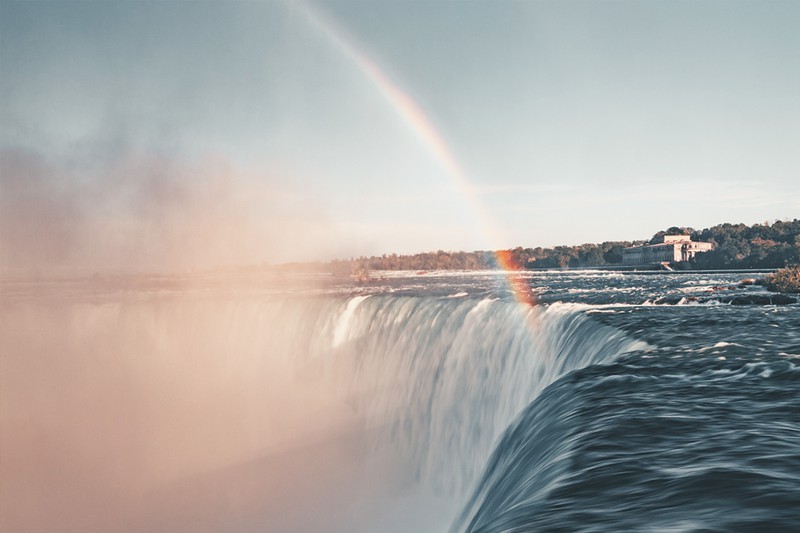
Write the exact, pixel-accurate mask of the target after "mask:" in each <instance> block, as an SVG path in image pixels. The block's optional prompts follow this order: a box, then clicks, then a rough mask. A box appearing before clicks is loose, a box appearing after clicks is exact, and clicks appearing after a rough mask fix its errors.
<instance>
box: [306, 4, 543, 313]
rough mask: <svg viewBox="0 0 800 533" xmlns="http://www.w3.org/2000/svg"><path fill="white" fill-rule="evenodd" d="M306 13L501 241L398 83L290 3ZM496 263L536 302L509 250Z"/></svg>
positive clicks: (517, 292)
mask: <svg viewBox="0 0 800 533" xmlns="http://www.w3.org/2000/svg"><path fill="white" fill-rule="evenodd" d="M293 5H295V6H297V7H298V8H299V9H300V10H301V12H302V13H303V14H304V15H305V17H306V18H307V19H308V21H309V22H310V23H311V25H312V26H313V27H314V28H316V29H317V30H318V31H319V32H321V33H322V34H323V35H325V36H326V37H327V39H328V40H329V41H330V42H331V43H332V44H333V45H334V46H335V47H336V48H337V49H338V50H339V51H340V52H341V53H342V54H343V55H344V56H345V57H347V58H348V59H350V60H351V61H352V62H353V63H354V64H355V65H356V66H357V67H358V69H359V70H360V71H361V72H362V73H363V74H364V76H365V77H366V78H367V79H368V80H369V81H370V82H371V83H372V85H373V86H374V87H375V88H376V89H377V90H378V92H380V94H382V95H383V97H384V98H385V99H386V101H387V102H388V104H389V105H390V106H391V108H392V109H393V110H394V111H395V113H397V115H399V117H400V119H401V120H402V121H403V122H404V123H405V124H406V125H407V126H408V127H409V128H410V129H411V131H412V133H413V134H414V135H415V136H416V137H417V138H418V139H419V140H420V141H421V142H422V144H423V145H424V146H425V148H426V149H427V150H428V151H429V152H430V153H431V154H432V155H433V157H434V158H435V159H436V161H438V162H439V164H440V165H441V166H442V168H443V169H444V171H445V172H446V173H447V175H448V177H449V178H450V180H451V182H452V184H453V185H454V186H455V188H456V190H458V191H459V193H460V194H461V196H462V197H463V199H464V201H465V202H466V204H467V206H468V208H469V209H470V211H471V212H472V213H473V216H475V218H476V219H477V220H478V222H479V224H480V227H481V228H483V233H484V237H486V239H487V242H490V243H500V242H504V240H503V239H501V237H500V236H501V232H500V231H499V229H498V228H497V226H496V225H495V224H494V223H493V221H492V219H491V217H490V216H489V214H488V212H487V211H486V208H485V207H484V206H483V204H482V203H481V201H480V199H479V198H478V196H477V194H476V193H475V188H474V187H473V186H472V184H471V183H470V181H469V179H468V178H467V175H466V173H465V172H464V170H463V168H462V167H461V164H460V163H459V162H458V159H456V157H455V156H454V155H453V152H452V150H451V149H450V147H449V146H448V144H447V141H445V139H444V137H443V136H442V134H441V133H440V132H439V130H438V129H437V128H436V127H435V126H434V124H433V122H432V121H431V119H430V118H429V117H428V115H427V114H426V113H425V112H424V111H423V110H422V108H421V107H420V105H419V104H418V103H417V102H415V101H414V99H413V98H411V97H410V96H409V95H408V93H406V92H405V91H403V90H402V89H401V88H400V87H398V86H397V84H395V83H394V82H393V81H392V80H391V79H389V77H388V76H387V75H386V74H385V73H384V72H383V70H381V69H380V68H379V67H378V65H377V64H376V63H375V62H374V61H373V60H371V59H370V58H369V57H368V56H367V54H366V53H364V52H363V51H362V50H361V49H360V48H359V47H358V46H356V45H355V44H354V42H353V40H352V39H351V38H349V37H348V36H347V33H346V32H345V31H344V30H343V29H342V28H340V27H339V26H338V25H337V24H336V22H335V21H334V20H333V19H331V18H330V17H328V16H326V15H325V14H324V13H322V12H321V11H320V10H318V9H316V8H314V7H313V6H311V5H310V4H308V3H298V4H293ZM495 256H496V258H497V264H498V265H499V266H500V268H501V269H502V270H503V272H504V273H505V277H506V281H507V282H508V285H509V287H510V288H511V290H512V292H513V293H514V296H515V298H516V299H517V301H519V302H521V303H525V304H528V305H533V304H534V303H535V297H534V295H533V293H532V292H531V290H530V287H529V285H528V284H527V283H526V282H525V279H523V278H521V277H520V276H518V275H517V274H515V271H518V270H519V268H520V265H516V264H515V263H514V261H513V260H512V257H511V253H509V252H506V251H499V252H495Z"/></svg>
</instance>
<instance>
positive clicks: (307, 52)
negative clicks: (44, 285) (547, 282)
mask: <svg viewBox="0 0 800 533" xmlns="http://www.w3.org/2000/svg"><path fill="white" fill-rule="evenodd" d="M1 2H2V3H1V6H2V7H1V8H0V149H1V150H2V159H1V160H0V163H2V167H0V170H1V171H2V172H1V174H0V176H2V179H1V180H0V186H1V187H2V189H0V209H2V211H0V224H2V227H0V231H2V233H0V246H2V250H0V255H2V256H4V259H3V263H2V265H0V267H2V268H4V269H6V270H10V271H13V270H15V269H24V268H45V267H57V268H83V269H104V268H110V269H124V268H135V269H142V268H151V267H160V268H163V267H164V266H167V265H173V266H175V267H178V268H184V267H190V266H208V265H218V264H238V263H248V262H261V261H270V262H282V261H290V260H300V261H305V260H317V259H330V258H333V257H350V256H352V255H362V254H363V255H372V254H382V253H392V252H398V253H413V252H421V251H430V250H438V249H443V250H478V249H499V248H508V247H514V246H524V247H534V246H551V245H557V244H580V243H583V242H601V241H606V240H628V239H643V238H649V237H650V236H651V235H652V234H653V233H655V232H656V231H658V230H661V229H665V228H667V227H669V226H674V225H678V226H693V227H695V228H703V227H707V226H711V225H714V224H717V223H721V222H744V223H748V224H752V223H755V222H764V221H773V220H776V219H786V218H795V217H797V216H798V215H800V31H798V27H800V2H797V1H776V0H771V1H747V2H740V1H735V0H726V1H703V0H692V1H681V0H670V1H625V0H616V1H599V0H598V1H592V2H589V1H569V0H566V1H564V0H559V1H552V2H551V1H525V2H507V1H470V2H456V1H448V2H437V1H434V2H411V1H402V2H400V1H381V2H369V1H335V2H315V3H312V2H256V1H247V2H231V1H224V2H223V1H214V2H205V1H113V0H111V1H89V2H86V1H57V2H47V1H10V0H1Z"/></svg>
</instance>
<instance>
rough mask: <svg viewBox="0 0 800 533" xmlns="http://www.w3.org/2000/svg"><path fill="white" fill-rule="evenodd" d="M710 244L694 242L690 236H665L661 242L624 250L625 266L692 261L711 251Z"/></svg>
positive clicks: (623, 260) (623, 262)
mask: <svg viewBox="0 0 800 533" xmlns="http://www.w3.org/2000/svg"><path fill="white" fill-rule="evenodd" d="M712 247H713V246H712V244H711V243H710V242H694V241H692V238H691V237H690V236H689V235H664V236H663V237H661V242H658V243H656V244H648V245H645V246H632V247H630V248H625V249H623V250H622V264H623V265H651V264H657V263H680V262H681V261H689V260H691V259H692V258H693V257H694V256H695V255H696V254H697V253H699V252H707V251H708V250H711V248H712Z"/></svg>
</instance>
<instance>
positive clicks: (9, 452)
mask: <svg viewBox="0 0 800 533" xmlns="http://www.w3.org/2000/svg"><path fill="white" fill-rule="evenodd" d="M521 276H522V277H523V278H524V279H525V280H526V282H527V283H528V284H529V285H530V287H531V290H532V291H533V292H535V293H536V294H537V295H538V299H539V302H540V303H539V305H536V306H534V307H530V306H527V305H525V304H521V303H518V302H517V301H516V299H515V298H514V295H513V293H512V292H511V291H510V290H509V288H508V285H507V284H506V283H505V282H504V277H503V276H502V275H499V274H497V273H429V274H425V275H410V274H397V273H386V275H385V277H383V278H381V279H379V280H376V281H373V282H371V283H368V284H366V285H362V286H357V287H354V286H350V285H349V284H345V283H337V282H336V281H331V280H299V279H295V278H293V277H290V278H283V279H273V278H261V277H258V276H251V277H246V278H240V279H237V280H230V279H229V280H225V282H224V283H223V282H221V281H220V280H218V279H214V278H206V279H193V278H188V277H183V278H182V277H175V278H147V279H135V280H132V279H125V280H122V279H116V280H112V279H105V280H71V281H69V280H68V281H57V282H46V283H45V282H21V281H16V282H14V281H7V282H4V283H3V284H2V291H3V294H2V296H3V298H2V303H1V304H0V305H1V306H2V307H1V310H2V316H1V317H0V350H2V351H1V352H0V357H2V375H1V376H0V379H1V380H2V383H0V385H2V388H0V400H2V401H0V430H2V432H1V433H0V446H1V447H0V469H1V470H0V473H1V474H2V478H3V483H2V484H1V485H0V529H2V530H4V531H6V530H7V531H17V530H19V531H22V530H25V531H52V530H61V531H85V530H101V529H104V530H117V531H119V530H129V531H153V530H189V529H190V530H193V531H230V530H238V531H448V530H450V531H486V532H494V531H769V530H774V531H786V530H792V529H795V530H798V529H800V368H798V364H799V363H798V361H800V307H799V306H798V305H797V304H793V305H787V306H747V305H741V306H739V305H730V304H725V303H721V302H723V301H727V300H726V298H724V297H721V296H729V295H731V294H741V293H745V294H749V293H758V292H760V291H761V289H760V288H757V287H744V288H741V287H735V284H736V282H738V281H739V280H740V279H741V278H742V277H744V276H743V275H742V274H696V273H693V274H661V275H637V274H620V273H608V272H578V273H574V272H573V273H526V274H522V275H521ZM312 281H313V282H312ZM517 286H518V285H517ZM728 300H729V299H728ZM662 301H669V302H678V303H679V304H681V305H654V302H662Z"/></svg>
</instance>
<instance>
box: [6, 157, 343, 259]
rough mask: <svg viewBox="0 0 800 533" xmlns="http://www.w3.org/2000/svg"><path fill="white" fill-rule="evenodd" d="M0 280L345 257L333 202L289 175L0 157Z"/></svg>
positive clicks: (187, 163) (170, 161) (125, 160)
mask: <svg viewBox="0 0 800 533" xmlns="http://www.w3.org/2000/svg"><path fill="white" fill-rule="evenodd" d="M0 168H2V173H0V274H6V275H30V274H36V275H48V274H65V273H74V274H92V273H108V272H115V273H116V272H140V271H160V272H164V271H169V272H172V271H186V270H189V269H208V268H218V267H225V266H233V265H243V264H248V265H249V264H258V263H262V262H281V261H290V260H312V259H313V260H317V259H322V258H330V257H331V256H332V255H334V254H336V248H337V245H338V246H341V244H340V243H341V239H339V238H337V237H338V235H337V230H336V227H335V225H334V224H332V223H331V221H330V220H329V219H328V217H327V215H326V210H325V204H324V200H322V199H320V198H319V197H317V196H315V195H314V194H313V193H309V192H303V191H302V190H300V188H298V187H297V186H295V185H293V179H292V176H290V175H277V174H276V172H275V171H269V172H268V171H263V170H257V169H246V168H240V167H236V166H235V165H233V164H232V163H231V162H230V161H229V160H228V159H227V158H225V157H224V156H220V155H205V156H199V157H197V158H195V159H192V160H189V159H185V158H184V159H181V158H178V157H168V156H165V155H162V154H158V153H153V152H134V151H122V152H121V153H120V154H119V155H116V156H114V157H106V158H89V157H79V156H71V157H61V158H54V157H49V158H48V157H45V156H44V155H42V154H39V153H36V152H32V151H26V150H21V149H8V148H7V149H4V150H2V151H1V152H0Z"/></svg>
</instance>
